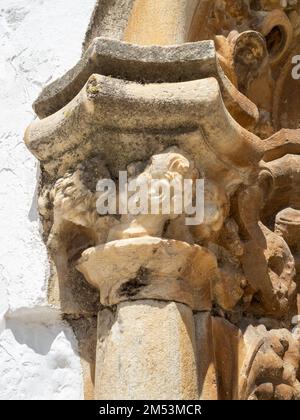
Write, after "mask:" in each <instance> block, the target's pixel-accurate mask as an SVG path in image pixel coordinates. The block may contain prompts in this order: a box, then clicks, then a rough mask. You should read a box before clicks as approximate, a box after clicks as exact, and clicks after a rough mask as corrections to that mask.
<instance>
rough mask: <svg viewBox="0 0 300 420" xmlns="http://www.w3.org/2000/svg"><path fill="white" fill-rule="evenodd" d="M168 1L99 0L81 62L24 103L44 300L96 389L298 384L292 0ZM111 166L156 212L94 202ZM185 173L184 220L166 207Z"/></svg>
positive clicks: (295, 23) (236, 390)
mask: <svg viewBox="0 0 300 420" xmlns="http://www.w3.org/2000/svg"><path fill="white" fill-rule="evenodd" d="M150 3H151V4H150ZM171 9H172V10H171ZM171 9H170V0H161V1H159V2H144V1H142V0H130V1H129V0H128V1H114V2H109V1H106V0H102V1H100V0H99V1H98V2H97V5H96V8H95V11H94V14H93V17H92V20H91V24H90V26H89V29H88V33H87V37H86V40H85V44H84V51H83V56H82V58H81V60H80V61H79V62H78V64H77V65H76V66H75V67H74V68H73V69H72V70H70V71H69V72H68V73H67V74H66V75H65V76H63V77H62V78H61V79H59V80H58V81H56V82H54V83H52V84H51V85H49V86H48V87H46V88H45V89H44V90H43V92H42V93H41V95H40V96H39V98H38V99H37V100H36V102H35V104H34V108H35V111H36V113H37V114H38V116H39V117H40V119H38V120H36V121H35V122H33V123H32V124H31V125H30V127H29V128H28V129H27V131H26V135H25V141H26V144H27V146H28V148H29V149H30V150H31V152H32V153H33V154H34V155H35V156H36V157H37V158H38V159H39V161H40V163H41V172H42V175H41V188H40V197H39V209H40V215H41V220H42V223H43V227H44V237H45V241H47V244H48V247H49V254H50V257H51V258H52V260H53V261H52V268H53V273H52V276H51V279H50V287H49V300H50V302H51V303H53V304H57V305H60V307H61V310H62V313H63V314H64V316H65V317H67V319H69V321H70V322H71V324H72V325H74V328H75V329H76V328H77V329H80V330H78V331H77V336H78V338H79V340H80V346H79V347H80V349H82V351H81V357H82V359H83V360H84V361H85V364H84V365H85V366H86V361H87V360H88V363H89V364H90V366H91V369H92V372H93V374H89V375H87V374H86V377H87V378H88V379H86V381H87V382H88V383H87V384H86V387H87V388H88V389H89V391H88V395H90V392H91V391H90V390H91V389H94V397H95V398H96V399H102V398H112V399H123V398H124V399H126V398H131V399H135V398H136V399H137V398H145V399H156V398H170V399H173V398H175V399H176V398H179V399H181V398H186V399H250V400H255V399H272V400H274V399H275V400H276V399H285V400H292V399H299V398H300V388H299V371H300V370H299V361H300V354H299V339H298V333H297V331H298V330H297V328H294V327H295V326H296V325H297V323H298V319H299V318H298V312H299V303H300V301H299V298H298V296H299V291H300V290H299V281H300V280H299V270H300V268H299V267H300V263H299V255H300V254H299V252H300V251H299V250H300V241H299V223H300V222H299V220H300V202H299V198H298V197H299V190H300V177H299V165H300V160H299V152H300V146H299V145H300V137H299V130H297V128H298V125H299V114H298V113H299V107H297V101H296V100H295V102H291V101H292V100H293V99H294V98H295V96H294V91H295V92H296V93H297V90H298V89H299V85H298V84H297V81H295V80H293V79H292V77H291V65H292V64H291V57H292V56H293V55H295V54H297V52H298V49H299V47H298V44H299V43H298V38H299V35H300V31H299V28H300V5H298V2H297V1H284V2H283V1H279V0H257V1H250V0H249V1H248V0H235V1H234V0H214V1H211V0H209V1H208V0H172V8H171ZM153 15H155V16H157V19H156V21H157V22H156V26H154V23H153ZM120 16H122V19H121V20H120V19H119V17H120ZM110 27H111V28H110ZM291 90H292V91H293V94H292V95H291V98H292V99H289V98H290V96H289V95H290V92H291ZM299 97H300V95H299V96H298V98H299ZM297 100H298V101H299V99H297ZM120 171H126V173H127V174H128V179H129V180H130V181H134V182H135V184H138V185H139V186H144V187H146V186H147V187H150V188H148V190H147V194H146V200H145V202H144V204H145V203H146V204H147V205H149V203H150V204H152V202H154V203H155V205H156V208H157V211H156V212H155V213H151V212H150V213H147V214H144V213H143V212H141V211H140V212H137V213H135V214H131V213H129V214H123V213H122V212H121V211H120V208H118V206H116V209H115V212H113V214H103V215H101V214H100V213H99V211H98V209H97V203H98V202H99V200H102V199H103V197H104V196H105V194H104V193H103V191H100V190H98V188H97V184H98V182H99V181H101V180H102V181H103V180H111V181H118V180H119V177H120ZM201 178H203V179H204V189H203V198H204V204H203V218H202V219H201V221H199V222H198V223H196V224H195V225H189V224H187V223H186V218H187V217H189V216H190V215H188V214H186V213H185V212H182V213H181V214H179V213H178V212H177V211H176V206H177V204H178V202H182V201H184V198H185V199H186V204H187V205H188V206H189V207H190V208H191V207H193V205H194V204H195V200H196V198H197V197H196V184H197V180H198V179H201ZM154 179H155V180H159V181H160V182H162V183H163V182H167V181H172V180H173V181H176V182H177V184H178V185H180V186H182V185H183V184H184V182H185V181H189V182H190V185H191V186H192V188H191V190H190V194H189V195H188V196H187V197H184V196H183V190H181V193H180V194H179V195H176V194H174V192H171V193H170V196H168V195H164V193H163V192H161V191H160V190H158V191H157V190H153V188H152V187H151V181H152V180H154ZM115 192H116V197H117V198H118V199H119V198H120V196H121V191H120V189H118V188H116V190H115ZM103 194H104V195H103ZM128 199H129V200H135V199H136V198H135V195H134V193H133V192H131V193H130V194H129V195H128ZM167 201H170V202H171V206H170V207H169V209H168V211H166V212H163V211H162V209H163V208H164V206H165V204H166V203H167ZM99 293H100V295H99ZM96 317H98V327H97V332H96V331H95V329H96V328H95V325H96ZM78 319H80V322H78ZM76 325H77V327H76ZM85 325H86V326H87V327H86V328H87V329H88V331H89V332H88V337H89V338H88V340H89V343H92V344H91V345H87V344H86V343H85V342H84V340H85V334H84V328H85ZM95 341H97V345H96V346H95V345H94V343H95ZM91 346H92V347H93V348H94V351H95V352H96V356H95V355H94V353H93V351H91V350H90V347H91ZM95 347H96V348H95ZM224 360H225V361H226V363H224ZM94 364H95V366H94ZM158 367H159V368H158ZM93 378H94V379H93Z"/></svg>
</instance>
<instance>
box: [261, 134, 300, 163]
mask: <svg viewBox="0 0 300 420" xmlns="http://www.w3.org/2000/svg"><path fill="white" fill-rule="evenodd" d="M263 143H264V147H265V153H264V157H263V159H264V161H265V162H270V161H273V160H276V159H279V158H281V157H283V156H284V155H287V154H300V129H298V130H290V129H286V128H283V129H282V130H280V131H278V132H277V133H275V134H274V135H273V136H271V137H269V138H268V139H266V140H264V141H263Z"/></svg>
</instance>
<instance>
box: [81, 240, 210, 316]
mask: <svg viewBox="0 0 300 420" xmlns="http://www.w3.org/2000/svg"><path fill="white" fill-rule="evenodd" d="M77 268H78V269H79V270H80V271H81V272H82V273H83V274H84V276H85V278H86V279H87V280H88V281H89V282H90V283H91V284H92V285H93V286H95V287H97V288H99V289H100V297H101V302H102V304H104V305H114V304H117V303H119V302H122V301H127V300H139V299H161V300H168V301H176V302H181V303H185V304H187V305H189V306H190V307H191V308H192V309H195V310H209V309H210V308H211V302H212V296H211V287H212V283H213V282H214V280H215V278H216V277H217V276H218V271H217V262H216V259H215V257H214V255H213V254H212V253H210V252H209V251H208V250H207V249H205V248H202V247H200V246H198V245H189V244H187V243H185V242H180V241H175V240H163V239H160V238H153V237H150V236H144V237H141V238H132V239H123V240H119V241H113V242H109V243H107V244H105V245H99V246H98V247H96V248H90V249H88V250H87V251H85V252H84V253H83V256H82V257H81V259H80V261H79V264H78V266H77Z"/></svg>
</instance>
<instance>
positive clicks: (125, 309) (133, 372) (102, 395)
mask: <svg viewBox="0 0 300 420" xmlns="http://www.w3.org/2000/svg"><path fill="white" fill-rule="evenodd" d="M196 357H197V355H196V347H195V328H194V319H193V313H192V311H191V309H189V308H188V307H187V306H185V305H182V304H176V303H166V302H158V301H151V300H145V301H139V302H131V303H121V304H120V305H118V308H117V311H116V313H115V314H114V315H113V314H111V313H110V311H108V310H105V311H104V312H100V314H99V320H98V345H97V364H96V387H95V399H99V400H105V399H112V400H117V399H120V400H138V399H146V400H151V399H153V400H164V399H166V400H168V399H170V400H174V399H175V400H176V399H178V400H182V399H183V400H185V399H187V400H197V399H198V382H197V363H196Z"/></svg>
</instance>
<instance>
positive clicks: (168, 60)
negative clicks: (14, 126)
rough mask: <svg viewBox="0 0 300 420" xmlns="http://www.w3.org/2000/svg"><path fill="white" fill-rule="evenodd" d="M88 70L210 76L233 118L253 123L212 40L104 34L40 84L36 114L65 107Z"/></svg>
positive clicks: (150, 79) (129, 76)
mask: <svg viewBox="0 0 300 420" xmlns="http://www.w3.org/2000/svg"><path fill="white" fill-rule="evenodd" d="M93 73H98V74H101V75H104V76H111V77H118V78H121V79H123V80H129V81H136V82H143V83H156V82H160V83H162V82H169V83H171V82H183V81H190V80H196V79H204V78H207V77H215V78H216V79H217V80H218V81H219V83H220V87H221V90H222V94H223V99H224V101H225V104H226V106H227V108H228V110H229V111H230V112H231V113H232V114H233V116H234V117H235V119H236V120H237V121H239V120H240V121H243V122H244V124H246V125H253V124H254V123H255V122H256V121H257V119H258V111H257V108H256V106H255V105H254V104H253V103H252V102H251V101H249V100H248V98H247V97H246V96H244V95H242V94H241V93H240V92H239V91H238V90H237V89H236V88H235V86H234V85H233V84H232V83H231V82H230V81H229V79H228V78H227V77H226V76H225V74H224V72H223V70H222V69H221V66H220V65H219V63H218V59H217V55H216V50H215V47H214V43H213V41H202V42H195V43H186V44H183V45H173V46H165V47H162V46H139V45H133V44H129V43H126V42H121V41H117V40H112V39H106V38H96V39H94V41H93V42H92V43H91V45H90V47H89V48H88V50H87V51H86V52H85V54H84V56H83V58H82V59H81V60H80V61H79V62H78V64H77V65H76V66H75V67H74V68H73V69H71V70H70V71H69V72H68V73H67V74H66V75H65V76H63V77H62V78H61V79H58V80H57V81H55V82H53V83H51V84H50V85H49V86H48V87H46V88H45V89H44V91H43V92H42V93H41V95H40V96H39V98H38V99H37V100H36V101H35V103H34V105H33V106H34V110H35V112H36V113H37V115H38V116H39V117H41V118H44V117H46V116H48V115H50V114H53V113H54V112H56V111H58V110H59V109H61V108H62V107H64V106H65V105H66V104H67V103H68V102H70V101H71V100H72V99H73V98H74V96H75V95H77V93H78V92H79V91H80V90H81V89H82V88H83V86H84V84H85V83H86V81H87V79H88V78H89V77H90V76H91V75H92V74H93Z"/></svg>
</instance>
